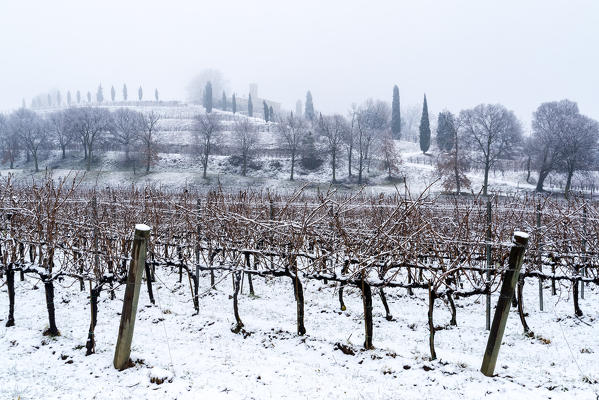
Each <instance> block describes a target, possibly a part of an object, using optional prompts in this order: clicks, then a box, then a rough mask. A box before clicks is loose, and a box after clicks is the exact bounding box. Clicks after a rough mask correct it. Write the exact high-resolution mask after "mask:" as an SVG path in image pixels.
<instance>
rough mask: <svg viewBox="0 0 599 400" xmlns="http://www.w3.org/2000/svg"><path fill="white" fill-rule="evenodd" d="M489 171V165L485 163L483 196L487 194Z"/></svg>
mask: <svg viewBox="0 0 599 400" xmlns="http://www.w3.org/2000/svg"><path fill="white" fill-rule="evenodd" d="M489 169H490V165H489V163H488V162H487V163H485V180H484V182H483V196H486V195H487V192H488V187H489Z"/></svg>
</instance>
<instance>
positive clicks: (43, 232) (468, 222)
mask: <svg viewBox="0 0 599 400" xmlns="http://www.w3.org/2000/svg"><path fill="white" fill-rule="evenodd" d="M80 183H81V177H79V176H70V177H68V178H65V179H62V180H53V179H51V178H47V179H44V180H41V181H37V182H33V183H32V184H28V185H23V184H20V183H15V182H12V181H11V180H10V178H8V179H5V180H4V181H3V182H2V184H1V186H0V210H1V216H0V246H1V248H0V251H1V255H0V258H1V265H0V272H1V274H2V279H3V281H4V282H3V285H5V286H6V288H7V292H8V297H9V309H8V310H7V311H8V318H7V322H6V326H7V327H11V326H14V325H18V324H19V319H20V318H23V319H25V318H27V317H28V316H27V315H26V311H25V310H23V311H19V307H18V305H19V301H20V300H21V299H19V298H18V296H16V295H15V283H16V281H18V280H21V281H23V280H25V279H26V278H27V277H33V278H34V279H36V280H38V281H39V282H40V283H41V285H42V286H43V290H44V293H45V300H46V304H45V307H46V309H47V329H45V331H44V334H45V335H49V336H57V335H60V332H61V329H62V327H63V326H64V325H63V322H62V321H60V320H58V318H57V310H56V309H57V307H60V306H61V304H60V302H56V301H55V298H56V297H57V296H58V293H57V291H58V290H60V288H61V287H62V286H61V285H57V283H61V284H64V283H65V282H66V283H68V284H69V285H75V286H76V287H78V289H79V290H80V291H81V296H83V297H86V296H89V307H90V309H89V314H88V315H90V316H91V318H90V321H89V323H90V326H89V333H88V334H87V341H86V343H85V346H84V348H85V350H83V349H82V350H81V351H85V354H86V355H91V354H94V353H95V352H96V341H97V340H98V338H96V335H95V330H96V327H97V325H99V324H100V325H101V324H102V323H103V321H102V318H101V317H99V316H101V314H102V310H101V309H100V302H99V298H100V297H101V295H102V293H104V295H105V296H107V297H108V298H109V299H111V301H112V300H114V301H117V299H116V296H115V292H116V291H118V289H119V288H120V287H121V286H122V285H124V284H125V282H126V280H127V271H128V265H129V262H130V260H131V250H132V243H133V227H134V226H135V225H136V224H137V223H145V224H147V225H148V226H150V227H151V235H150V239H149V241H148V243H147V261H146V265H145V277H146V278H147V279H145V283H144V287H145V289H144V290H147V293H148V296H149V301H150V302H151V303H155V298H154V290H155V288H154V285H156V284H157V283H158V282H162V281H163V280H164V279H166V277H170V278H171V279H175V280H177V281H178V282H179V283H180V284H181V287H183V288H185V289H184V291H185V292H186V293H187V296H186V298H184V299H182V300H183V301H186V302H187V303H189V306H188V307H190V308H193V310H194V312H195V314H196V315H202V313H204V312H205V310H204V309H202V308H201V307H200V303H201V302H200V300H201V298H203V297H205V296H209V295H210V293H211V292H212V291H214V290H217V289H221V290H226V291H227V292H228V293H229V294H230V305H229V306H228V307H230V309H231V311H232V314H233V317H234V323H233V325H232V326H231V331H232V332H233V333H234V334H239V335H240V336H244V337H245V336H246V335H250V334H251V332H248V331H246V327H245V325H244V322H243V320H244V319H245V318H246V316H245V315H244V309H243V308H242V307H240V305H239V296H240V293H241V291H242V290H243V286H244V285H246V287H247V290H248V291H249V294H250V295H251V296H256V295H260V293H259V292H258V291H257V288H258V285H256V283H257V282H256V280H269V281H270V280H272V279H274V278H282V279H279V280H277V285H288V287H289V292H288V293H290V294H291V293H292V296H293V301H294V303H295V305H296V307H295V309H289V310H288V311H286V312H288V313H289V314H293V316H294V320H295V321H296V324H295V327H294V331H295V333H296V334H297V335H299V336H303V335H305V334H306V333H307V332H309V331H310V330H311V329H312V327H311V326H309V325H308V324H306V323H305V318H304V316H305V313H306V310H305V308H306V304H305V303H306V302H305V296H304V294H305V290H306V287H307V285H308V284H309V285H310V287H311V288H314V286H317V287H318V290H319V291H320V290H323V291H330V292H331V295H334V297H332V298H333V299H334V301H331V304H330V307H331V309H335V310H340V311H345V310H346V308H347V305H346V302H347V301H348V299H347V296H349V295H350V294H351V295H354V294H356V293H357V294H358V296H359V298H360V302H361V305H362V310H360V311H361V316H362V319H363V321H362V323H363V332H364V336H363V339H361V342H362V343H363V346H362V347H363V349H365V350H371V349H375V348H376V346H377V331H376V330H375V327H376V326H379V321H376V317H374V316H373V309H374V308H375V307H378V304H379V303H378V302H373V297H378V298H379V299H380V304H381V307H382V310H384V316H385V319H386V320H388V321H392V320H394V318H395V317H394V316H393V315H392V313H391V308H392V307H390V305H389V303H390V302H389V301H388V297H389V294H390V293H392V294H395V293H397V292H398V291H402V292H404V293H406V294H407V296H405V297H402V299H401V301H410V299H414V298H415V297H414V296H413V295H414V294H416V295H417V296H420V297H423V296H424V299H426V301H428V314H427V320H428V331H426V332H425V331H421V332H419V334H421V335H425V336H427V337H428V343H429V351H430V359H431V360H434V359H436V358H437V351H436V349H435V334H436V333H438V332H439V331H442V330H444V329H446V327H445V326H442V325H439V324H438V322H437V321H436V319H435V315H434V314H435V310H438V307H436V305H437V304H438V303H439V302H441V303H444V304H446V305H447V308H448V310H449V313H450V316H451V318H450V322H449V324H448V325H449V326H455V325H457V324H458V323H459V321H460V319H461V316H460V315H459V314H458V310H460V309H461V308H462V307H461V305H460V302H463V301H466V300H467V299H468V298H470V297H477V298H478V297H480V298H482V299H484V301H485V302H486V315H485V314H480V316H475V317H474V318H480V329H481V330H484V329H485V325H486V328H487V329H488V328H489V325H490V319H491V309H492V304H491V295H493V294H494V293H497V292H498V290H499V288H500V286H501V283H502V277H503V274H504V272H505V271H506V268H507V262H508V256H509V252H510V248H511V247H512V242H511V240H512V236H513V233H514V231H524V232H527V233H529V234H530V239H529V241H528V247H527V248H526V253H525V257H524V263H523V268H522V273H521V275H520V279H519V282H518V286H517V296H516V298H515V299H514V304H513V306H514V307H516V308H517V312H518V315H519V319H520V323H521V325H522V330H523V332H524V333H525V334H526V335H527V336H528V337H531V338H534V337H535V334H534V333H533V332H532V331H533V330H534V331H535V333H537V334H541V335H542V334H543V332H542V331H543V327H542V326H539V327H535V326H532V327H529V325H528V323H527V316H529V315H530V314H533V313H535V311H537V310H540V311H543V308H544V307H546V303H549V302H550V301H553V300H551V299H552V298H555V297H556V296H567V297H569V298H571V299H572V302H571V304H572V305H571V314H572V315H573V316H574V317H575V318H577V317H581V316H583V314H584V312H585V310H583V309H582V308H581V306H580V299H581V298H584V297H585V289H586V292H587V293H586V295H587V296H588V295H589V294H591V295H592V294H593V293H592V292H591V291H592V290H594V286H596V285H597V284H599V273H598V272H599V271H598V268H599V253H597V251H596V249H598V248H599V243H598V242H599V231H598V229H599V226H598V225H597V224H596V221H597V220H599V207H598V205H597V204H596V203H595V202H591V201H588V200H585V199H583V198H571V199H569V200H568V201H565V200H557V199H555V198H551V197H548V196H540V195H513V196H502V197H499V196H496V197H490V198H488V199H487V198H483V197H476V196H475V197H469V196H461V197H451V198H449V197H441V196H438V195H433V194H431V193H429V192H428V191H425V192H423V193H422V194H419V195H410V194H409V193H407V192H405V193H397V194H395V195H392V196H383V195H380V196H366V195H364V194H362V193H361V192H356V193H352V194H347V193H336V192H335V191H334V190H333V189H331V190H330V191H328V192H318V193H308V192H307V191H304V190H299V191H297V192H296V193H293V194H287V195H282V194H276V193H269V192H248V191H244V192H238V193H230V192H223V191H213V192H209V193H202V192H199V191H194V190H191V189H185V190H183V189H182V190H179V191H168V190H163V189H158V188H144V189H139V188H136V187H130V188H104V189H97V188H95V189H93V188H88V187H83V186H82V185H80ZM547 284H549V286H547ZM525 285H529V286H530V285H533V286H534V287H535V288H537V287H538V289H536V290H537V291H538V297H536V296H535V300H536V299H538V303H537V302H536V301H535V302H534V303H533V302H529V301H527V299H526V298H525V297H524V293H525V290H524V287H525ZM393 298H394V299H397V297H395V296H393ZM256 301H257V302H260V299H259V298H257V299H256ZM78 317H81V316H78ZM168 317H169V316H168V315H166V316H165V318H168ZM59 340H60V339H59ZM337 347H338V349H340V350H341V351H343V352H344V353H346V354H352V353H354V352H355V351H356V350H357V349H352V348H351V347H349V346H346V345H344V344H342V343H339V344H338V346H337ZM440 356H441V357H442V356H443V355H442V354H441V355H440Z"/></svg>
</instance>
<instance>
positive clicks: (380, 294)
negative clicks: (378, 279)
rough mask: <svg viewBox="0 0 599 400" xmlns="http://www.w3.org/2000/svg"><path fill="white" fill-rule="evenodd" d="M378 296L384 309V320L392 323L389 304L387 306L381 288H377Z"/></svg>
mask: <svg viewBox="0 0 599 400" xmlns="http://www.w3.org/2000/svg"><path fill="white" fill-rule="evenodd" d="M379 296H380V297H381V301H382V302H383V307H385V319H386V320H387V321H393V315H391V311H389V304H387V297H385V292H384V291H383V288H382V287H380V288H379Z"/></svg>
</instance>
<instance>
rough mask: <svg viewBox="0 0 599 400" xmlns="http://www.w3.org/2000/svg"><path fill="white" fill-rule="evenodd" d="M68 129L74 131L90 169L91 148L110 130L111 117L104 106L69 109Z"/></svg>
mask: <svg viewBox="0 0 599 400" xmlns="http://www.w3.org/2000/svg"><path fill="white" fill-rule="evenodd" d="M67 121H68V124H69V129H71V130H72V132H74V133H75V134H76V135H77V136H78V137H79V139H80V140H81V144H82V145H83V148H84V152H85V159H86V160H87V167H86V168H87V170H88V171H89V170H91V165H92V159H93V149H94V146H95V145H96V144H97V143H98V141H100V140H102V139H103V138H104V136H105V134H106V133H107V132H109V131H110V130H111V127H112V118H111V116H110V112H109V111H108V110H107V109H105V108H97V107H80V108H73V109H70V110H69V113H68V114H67Z"/></svg>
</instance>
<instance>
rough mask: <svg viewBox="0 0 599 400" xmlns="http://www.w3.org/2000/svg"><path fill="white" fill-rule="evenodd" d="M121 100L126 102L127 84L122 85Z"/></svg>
mask: <svg viewBox="0 0 599 400" xmlns="http://www.w3.org/2000/svg"><path fill="white" fill-rule="evenodd" d="M123 100H124V101H127V84H126V83H125V84H124V85H123Z"/></svg>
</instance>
